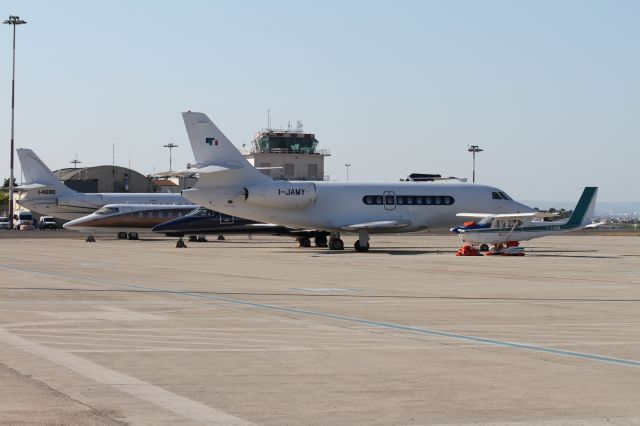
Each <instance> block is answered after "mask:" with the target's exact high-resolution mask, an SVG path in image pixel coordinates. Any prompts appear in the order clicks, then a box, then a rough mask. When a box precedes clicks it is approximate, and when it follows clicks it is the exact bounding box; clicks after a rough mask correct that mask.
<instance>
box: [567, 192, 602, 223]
mask: <svg viewBox="0 0 640 426" xmlns="http://www.w3.org/2000/svg"><path fill="white" fill-rule="evenodd" d="M596 195H598V187H595V186H587V187H586V188H585V189H584V191H582V195H581V196H580V200H578V204H576V208H575V209H573V214H572V215H571V217H570V218H569V221H568V222H567V225H572V226H585V225H588V224H590V223H591V222H592V221H593V212H594V211H595V208H596Z"/></svg>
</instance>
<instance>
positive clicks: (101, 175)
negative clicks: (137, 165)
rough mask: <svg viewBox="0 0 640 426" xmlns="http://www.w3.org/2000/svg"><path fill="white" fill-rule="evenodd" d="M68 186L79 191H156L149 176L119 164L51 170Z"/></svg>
mask: <svg viewBox="0 0 640 426" xmlns="http://www.w3.org/2000/svg"><path fill="white" fill-rule="evenodd" d="M53 174H55V175H56V176H57V177H58V178H59V179H60V180H61V181H63V182H64V184H65V185H67V186H68V187H69V188H71V189H73V190H75V191H79V192H156V191H157V190H158V188H157V186H156V185H154V183H153V180H152V179H151V178H150V177H147V176H144V175H142V174H140V173H138V172H136V171H135V170H131V169H127V168H125V167H120V166H95V167H82V168H67V169H60V170H56V171H54V172H53Z"/></svg>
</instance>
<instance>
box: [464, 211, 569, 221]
mask: <svg viewBox="0 0 640 426" xmlns="http://www.w3.org/2000/svg"><path fill="white" fill-rule="evenodd" d="M456 216H459V217H472V218H483V219H484V218H488V217H491V218H495V219H502V220H510V219H525V218H532V219H542V218H545V217H554V216H557V213H546V212H531V213H500V214H492V213H458V214H456Z"/></svg>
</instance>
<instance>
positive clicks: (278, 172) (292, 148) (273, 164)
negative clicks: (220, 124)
mask: <svg viewBox="0 0 640 426" xmlns="http://www.w3.org/2000/svg"><path fill="white" fill-rule="evenodd" d="M317 147H318V140H317V139H316V135H315V134H313V133H305V132H303V131H302V122H300V121H298V123H297V125H296V127H295V129H292V128H291V126H289V128H288V129H287V130H274V129H265V130H262V131H260V132H258V133H256V136H255V138H253V140H251V152H249V153H247V154H245V157H246V158H247V160H248V161H249V162H250V163H251V164H253V165H254V166H255V167H257V168H259V169H261V171H262V172H263V173H264V174H266V175H269V176H271V177H273V178H274V179H283V180H327V179H328V177H325V175H324V158H325V157H328V156H330V155H331V153H330V152H329V150H326V149H318V148H317Z"/></svg>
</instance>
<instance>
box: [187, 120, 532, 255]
mask: <svg viewBox="0 0 640 426" xmlns="http://www.w3.org/2000/svg"><path fill="white" fill-rule="evenodd" d="M182 115H183V118H184V122H185V126H186V129H187V134H188V135H189V140H190V142H191V147H192V149H193V153H194V156H195V159H196V162H197V163H196V164H194V165H191V166H189V168H188V169H187V170H185V171H183V172H184V173H199V174H200V179H199V181H198V183H197V184H196V185H195V187H194V188H192V189H188V190H185V191H183V192H182V193H183V195H184V196H185V198H187V199H188V200H190V201H192V202H193V203H195V204H199V205H201V206H205V207H207V208H211V209H214V210H217V211H221V212H223V213H226V214H229V215H233V216H240V217H244V218H247V219H252V220H256V221H260V222H267V223H277V224H279V225H284V226H287V227H290V228H302V229H317V230H324V231H328V232H330V233H331V234H330V240H329V248H330V249H332V250H342V249H343V248H344V243H343V241H342V240H341V239H340V233H341V232H354V233H357V234H358V239H357V241H356V242H355V244H354V247H355V249H356V250H357V251H366V250H368V249H369V234H370V233H383V232H412V231H418V230H422V229H426V228H449V227H451V226H453V225H455V223H456V221H457V218H456V213H458V212H461V211H468V210H470V209H471V210H480V211H487V212H492V213H502V212H511V211H519V212H530V211H533V210H532V209H531V208H530V207H527V206H525V205H523V204H520V203H518V202H516V201H514V200H513V199H511V198H510V197H509V196H507V195H506V194H505V193H504V192H503V191H501V190H499V189H497V188H494V187H491V186H485V185H478V184H467V183H415V182H395V183H354V182H308V181H280V180H273V179H272V178H270V177H269V176H266V175H265V174H263V173H262V172H260V171H259V170H257V169H256V168H254V167H253V166H252V165H251V164H250V163H249V162H248V161H247V160H246V159H245V158H244V157H243V156H242V154H241V153H240V151H238V150H237V149H236V148H235V147H234V146H233V144H232V143H231V142H230V141H229V139H227V137H226V136H225V135H224V134H223V133H222V132H221V131H220V130H219V129H218V128H217V127H216V126H215V125H214V124H213V123H212V122H211V120H209V118H208V117H207V116H206V115H205V114H202V113H197V112H185V113H183V114H182Z"/></svg>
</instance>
